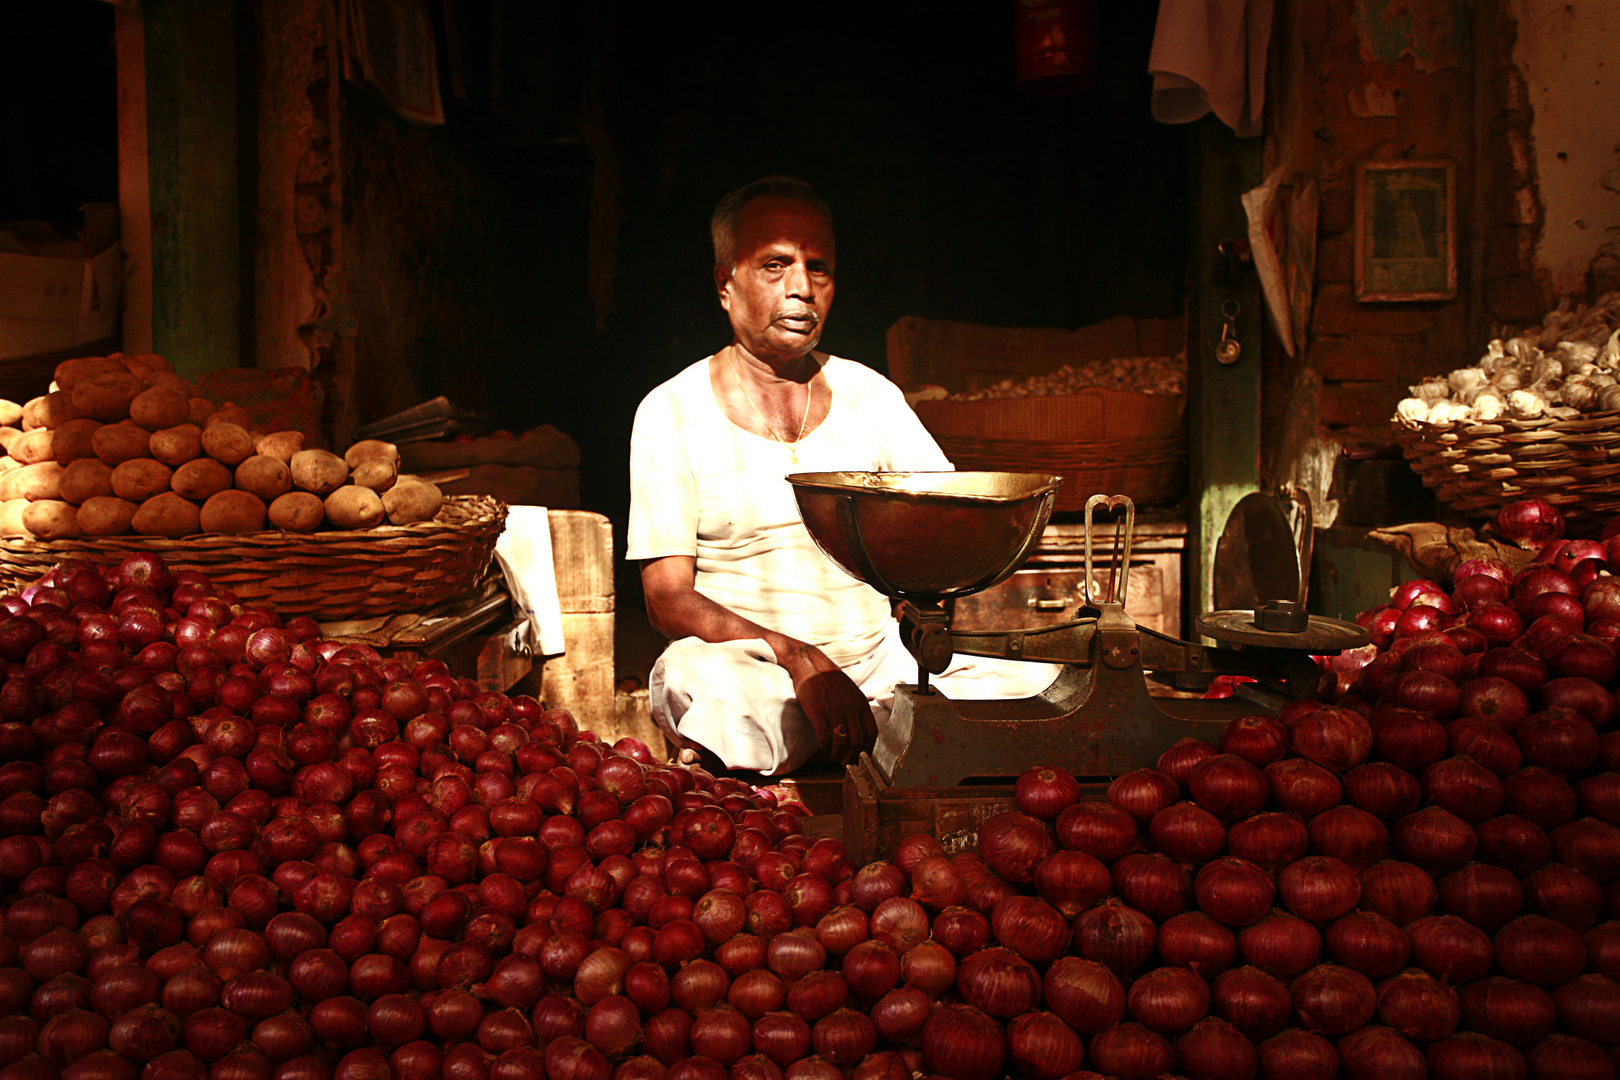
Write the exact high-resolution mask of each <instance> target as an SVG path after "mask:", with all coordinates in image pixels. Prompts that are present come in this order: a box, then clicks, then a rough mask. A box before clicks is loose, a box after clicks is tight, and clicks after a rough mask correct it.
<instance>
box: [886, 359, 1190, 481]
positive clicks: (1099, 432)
mask: <svg viewBox="0 0 1620 1080" xmlns="http://www.w3.org/2000/svg"><path fill="white" fill-rule="evenodd" d="M933 389H934V390H937V391H938V394H937V395H929V394H923V395H908V397H911V399H912V401H913V403H914V407H915V408H916V411H917V418H918V419H919V420H921V421H922V423H923V426H924V427H926V428H927V429H928V430H929V432H930V433H931V434H932V435H933V436H934V438H935V439H936V440H937V441H938V443H939V446H940V449H941V450H943V451H945V456H946V457H948V458H950V459H951V462H952V464H954V465H955V466H956V467H957V468H959V469H990V470H1008V469H1011V470H1020V471H1023V470H1037V471H1042V472H1053V473H1057V474H1059V475H1061V476H1062V477H1063V484H1062V485H1061V486H1060V487H1059V488H1058V493H1057V501H1056V502H1055V503H1054V506H1053V508H1054V509H1055V510H1059V511H1069V510H1082V509H1084V508H1085V504H1086V500H1087V499H1088V498H1090V497H1091V496H1092V495H1095V494H1097V493H1099V492H1101V493H1105V494H1110V495H1113V494H1123V495H1129V496H1130V497H1131V498H1132V499H1133V500H1134V501H1135V502H1136V503H1138V504H1139V505H1142V506H1165V505H1168V504H1170V503H1173V502H1175V501H1176V500H1177V499H1179V498H1181V496H1182V494H1183V493H1184V492H1185V491H1186V484H1187V474H1186V463H1187V426H1186V404H1187V396H1186V361H1185V360H1184V359H1183V358H1181V357H1161V356H1153V357H1125V358H1112V359H1108V360H1103V361H1095V362H1091V363H1084V364H1065V365H1063V366H1062V367H1060V368H1058V369H1056V370H1054V371H1050V372H1044V373H1041V374H1038V375H1031V376H1029V377H1027V378H1023V379H1004V380H1001V381H1000V382H998V383H996V384H994V385H992V386H989V387H986V388H984V389H979V390H971V391H965V392H961V393H957V394H946V393H945V392H944V391H943V390H942V389H941V388H938V387H935V388H933Z"/></svg>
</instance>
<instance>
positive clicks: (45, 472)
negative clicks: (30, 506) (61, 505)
mask: <svg viewBox="0 0 1620 1080" xmlns="http://www.w3.org/2000/svg"><path fill="white" fill-rule="evenodd" d="M66 471H67V470H66V469H64V468H62V466H60V465H58V464H57V463H56V462H54V461H41V462H38V463H36V464H34V465H24V466H23V467H22V468H20V469H17V470H14V471H13V472H9V473H6V477H8V478H10V477H15V478H16V484H17V495H19V496H21V497H22V498H24V499H27V500H28V501H30V502H40V501H42V500H43V501H49V502H56V501H60V499H61V498H62V474H63V473H64V472H66Z"/></svg>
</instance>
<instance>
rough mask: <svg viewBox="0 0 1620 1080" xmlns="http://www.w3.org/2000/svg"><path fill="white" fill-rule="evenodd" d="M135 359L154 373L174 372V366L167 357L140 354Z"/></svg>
mask: <svg viewBox="0 0 1620 1080" xmlns="http://www.w3.org/2000/svg"><path fill="white" fill-rule="evenodd" d="M135 359H137V360H140V361H142V362H143V363H145V364H146V365H147V366H148V367H150V368H151V369H152V370H153V371H173V370H174V365H173V364H171V363H169V360H168V358H167V357H165V356H162V355H160V354H158V353H155V352H149V353H140V354H138V355H137V356H136V357H135Z"/></svg>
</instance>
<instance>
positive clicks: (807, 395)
mask: <svg viewBox="0 0 1620 1080" xmlns="http://www.w3.org/2000/svg"><path fill="white" fill-rule="evenodd" d="M727 355H729V356H730V357H731V374H732V375H733V377H735V378H736V380H737V389H739V390H741V391H742V392H743V400H744V401H746V402H748V407H749V408H750V409H753V410H754V415H755V416H757V417H759V422H760V423H761V424H763V425H765V431H766V433H767V434H769V435H770V437H771V438H773V439H775V440H776V441H777V442H779V443H781V444H782V445H783V446H785V447H787V451H788V457H789V458H790V459H791V460H792V462H793V464H795V465H797V464H798V463H799V440H800V439H802V438H804V426H805V424H807V423H808V422H809V420H810V402H811V400H812V399H813V398H814V397H815V393H816V377H815V376H814V375H811V376H810V382H809V384H808V385H806V386H805V388H804V415H803V416H801V417H799V434H798V435H796V436H794V439H793V441H792V442H788V441H787V440H785V439H783V438H782V436H780V435H778V434H777V433H776V429H775V428H773V427H771V422H770V421H769V420H767V419H765V414H764V413H762V412H760V411H759V406H758V405H755V404H754V398H753V395H751V394H749V392H748V387H746V386H744V385H743V380H742V368H740V367H738V366H737V354H736V352H735V351H728V353H727Z"/></svg>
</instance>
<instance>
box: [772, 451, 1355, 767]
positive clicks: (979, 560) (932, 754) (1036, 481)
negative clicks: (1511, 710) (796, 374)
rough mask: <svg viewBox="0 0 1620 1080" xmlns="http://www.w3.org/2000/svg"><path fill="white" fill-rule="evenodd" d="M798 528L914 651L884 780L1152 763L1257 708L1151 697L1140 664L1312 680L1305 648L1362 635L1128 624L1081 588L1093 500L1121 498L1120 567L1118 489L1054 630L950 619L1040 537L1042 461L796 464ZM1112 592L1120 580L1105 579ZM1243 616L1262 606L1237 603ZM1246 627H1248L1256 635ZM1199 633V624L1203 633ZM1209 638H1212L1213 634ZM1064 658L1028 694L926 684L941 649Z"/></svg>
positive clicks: (1119, 607) (1337, 629)
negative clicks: (959, 466)
mask: <svg viewBox="0 0 1620 1080" xmlns="http://www.w3.org/2000/svg"><path fill="white" fill-rule="evenodd" d="M787 479H788V481H789V482H790V483H791V484H792V485H793V488H794V495H795V498H796V499H797V500H798V504H799V511H800V514H801V516H802V518H803V520H804V523H805V526H806V528H807V529H808V530H809V532H810V535H811V536H812V537H813V538H814V539H815V541H816V543H817V544H818V545H819V546H820V547H821V549H822V551H823V552H825V553H826V554H827V556H828V557H829V558H830V559H832V560H833V561H834V562H835V563H837V564H838V565H839V566H841V567H842V568H843V569H844V570H845V571H846V572H848V573H849V574H850V575H852V576H853V577H855V578H857V579H859V580H861V581H864V582H866V583H867V584H869V585H871V586H873V587H874V588H876V589H877V590H878V591H880V592H882V593H884V594H885V595H887V596H889V597H892V598H894V599H896V600H899V601H901V604H900V621H901V631H902V637H903V638H904V640H905V641H906V645H907V648H908V649H909V650H910V652H911V653H912V655H913V656H914V657H915V658H916V659H917V661H918V680H917V684H916V685H915V686H907V685H902V686H900V687H898V688H897V689H896V692H895V699H894V705H893V709H892V711H891V714H890V718H889V721H888V723H886V724H885V725H884V726H883V729H882V730H881V731H880V732H879V736H878V743H877V746H876V747H875V748H874V749H873V752H872V754H871V760H872V764H873V765H874V766H875V767H876V769H877V771H878V772H879V773H880V774H881V775H882V777H883V779H884V781H885V782H886V783H888V784H889V785H890V786H892V787H942V786H951V785H957V784H961V783H963V782H964V781H966V780H968V779H969V778H972V777H1009V776H1017V775H1018V774H1019V773H1021V772H1022V771H1023V770H1024V769H1026V768H1028V767H1029V766H1030V765H1033V764H1037V763H1039V762H1051V763H1054V764H1060V765H1063V766H1064V767H1065V768H1067V769H1069V770H1070V771H1071V772H1073V773H1075V774H1076V775H1093V776H1100V775H1117V774H1119V773H1121V772H1125V771H1128V770H1129V769H1132V768H1137V767H1140V766H1143V765H1151V764H1152V763H1153V762H1154V761H1155V760H1156V759H1157V758H1158V755H1159V754H1160V753H1162V752H1163V750H1164V749H1165V748H1167V747H1168V746H1170V745H1171V744H1172V743H1174V742H1175V741H1176V740H1178V739H1180V738H1183V737H1186V736H1188V735H1192V736H1194V737H1197V738H1203V739H1208V740H1213V739H1214V738H1216V737H1218V734H1219V728H1220V726H1221V725H1223V724H1225V723H1227V722H1229V721H1230V720H1232V719H1234V718H1235V717H1237V716H1239V715H1243V714H1244V713H1246V712H1254V711H1258V708H1257V706H1255V705H1254V704H1252V703H1250V702H1245V701H1241V700H1235V699H1227V700H1219V701H1206V700H1190V699H1155V698H1153V697H1151V696H1149V694H1148V692H1147V685H1146V676H1145V673H1146V672H1147V671H1153V672H1169V673H1177V674H1181V675H1188V674H1192V675H1211V676H1212V675H1215V674H1235V675H1248V676H1251V677H1254V678H1256V679H1258V680H1260V681H1261V683H1262V684H1263V685H1265V686H1268V687H1270V688H1272V689H1273V691H1275V693H1276V694H1277V698H1276V700H1277V702H1278V703H1279V704H1280V702H1281V701H1282V700H1284V698H1285V697H1286V696H1303V695H1305V694H1307V693H1310V692H1312V691H1314V690H1315V688H1316V685H1317V682H1318V677H1319V675H1318V669H1317V667H1316V664H1315V662H1314V661H1312V660H1311V659H1310V654H1311V653H1317V654H1320V653H1329V652H1336V651H1339V650H1341V649H1345V648H1352V647H1355V646H1357V645H1360V644H1363V643H1364V642H1365V640H1366V632H1365V631H1364V630H1362V629H1361V628H1360V627H1357V626H1354V625H1353V624H1348V623H1339V622H1337V620H1321V619H1318V618H1314V617H1307V618H1306V619H1305V623H1304V627H1303V630H1302V631H1297V632H1296V631H1291V630H1277V631H1272V630H1261V629H1260V628H1259V627H1258V626H1251V627H1250V628H1247V629H1244V628H1240V629H1241V630H1242V632H1243V633H1244V634H1245V635H1246V636H1247V637H1248V640H1245V641H1242V642H1239V643H1238V644H1239V645H1240V646H1241V647H1239V648H1223V649H1210V648H1205V647H1204V646H1202V645H1197V644H1192V643H1189V642H1184V641H1178V640H1176V639H1174V638H1170V637H1167V636H1165V635H1163V634H1157V633H1154V632H1153V631H1151V630H1147V629H1145V628H1142V627H1139V626H1137V625H1136V623H1135V622H1133V621H1132V620H1131V619H1130V617H1129V616H1128V615H1127V614H1126V613H1125V610H1124V604H1123V602H1121V601H1116V600H1115V599H1114V592H1110V593H1109V594H1108V595H1107V596H1105V597H1102V598H1098V597H1093V596H1091V595H1090V587H1089V582H1090V581H1092V580H1095V579H1094V577H1093V567H1092V565H1091V563H1092V551H1091V542H1090V537H1091V520H1092V512H1093V508H1094V506H1096V505H1099V504H1101V505H1108V506H1114V507H1123V508H1124V509H1125V511H1126V524H1125V527H1124V530H1123V533H1122V538H1123V543H1122V550H1117V551H1115V552H1114V556H1115V559H1114V564H1115V565H1116V566H1119V567H1128V566H1129V565H1130V531H1131V527H1132V525H1133V524H1134V507H1133V506H1131V504H1130V500H1129V499H1126V498H1124V497H1123V496H1113V497H1109V496H1093V498H1092V499H1091V500H1090V501H1089V502H1088V503H1087V505H1086V525H1087V544H1086V574H1085V578H1084V579H1083V580H1084V581H1086V582H1087V583H1088V585H1087V603H1088V607H1087V611H1088V615H1089V613H1092V612H1094V613H1095V614H1094V616H1090V617H1086V618H1082V619H1079V620H1076V621H1074V622H1069V623H1062V624H1058V625H1055V626H1041V627H1033V628H1026V629H1010V630H1005V631H953V630H951V629H950V627H949V625H948V619H947V617H946V614H945V611H944V609H943V607H942V606H941V601H943V600H944V599H945V598H947V597H951V596H962V595H967V594H969V593H973V592H977V591H979V590H981V589H987V588H989V587H990V586H992V585H995V584H996V583H998V582H1000V581H1002V580H1003V579H1005V578H1006V577H1007V576H1009V575H1010V574H1012V573H1013V571H1014V570H1016V569H1017V568H1018V566H1019V564H1021V563H1022V562H1023V561H1024V559H1025V558H1026V557H1027V556H1028V555H1029V553H1030V552H1031V551H1032V550H1033V549H1034V547H1035V546H1036V544H1037V543H1038V542H1039V540H1040V535H1041V532H1042V530H1043V529H1044V528H1045V527H1046V523H1047V520H1048V519H1049V517H1050V515H1051V508H1052V504H1053V501H1054V499H1055V497H1056V490H1057V486H1058V483H1059V482H1060V478H1059V477H1057V476H1053V475H1050V474H1045V473H1001V472H955V473H883V472H835V473H800V474H795V475H792V476H789V477H788V478H787ZM1116 591H1117V594H1118V595H1119V596H1123V595H1124V593H1125V589H1124V588H1123V584H1122V583H1121V585H1120V587H1119V588H1118V589H1117V590H1116ZM1244 615H1245V616H1248V618H1249V619H1250V620H1251V621H1252V620H1253V619H1256V618H1259V617H1260V616H1259V615H1258V614H1256V613H1247V612H1246V613H1244ZM1255 631H1259V634H1258V636H1256V633H1255ZM1206 632H1208V631H1206ZM1212 636H1214V637H1216V638H1217V639H1220V638H1221V637H1222V636H1223V635H1222V634H1221V633H1214V634H1212ZM953 653H954V654H962V655H971V656H987V657H999V658H1004V659H1011V660H1031V661H1047V662H1054V663H1058V664H1061V665H1063V667H1062V673H1061V674H1060V675H1059V677H1058V679H1057V681H1056V682H1054V683H1053V684H1052V685H1051V686H1050V687H1048V688H1047V689H1046V690H1045V691H1043V692H1042V693H1041V694H1038V695H1036V696H1035V697H1031V698H1022V699H1017V700H1011V701H981V700H951V699H949V698H947V697H945V696H944V695H943V694H942V693H940V692H939V691H938V690H937V689H933V688H930V687H929V686H928V675H929V673H934V674H938V673H939V672H941V671H944V670H945V668H946V666H947V665H948V664H949V661H950V658H951V656H952V654H953Z"/></svg>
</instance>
